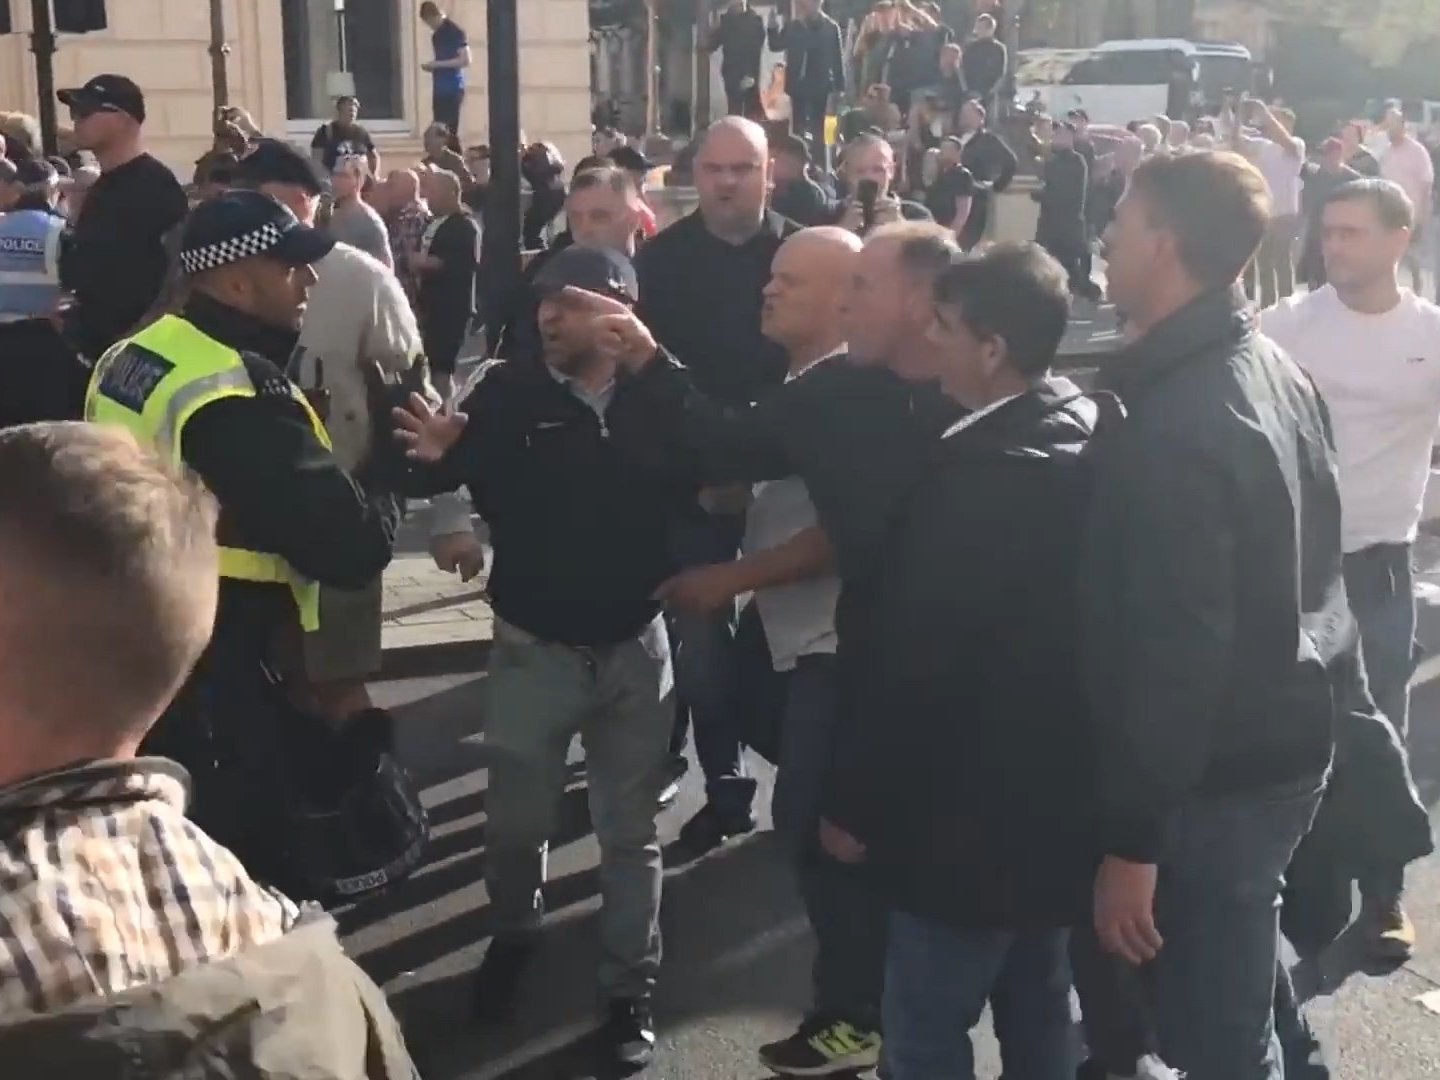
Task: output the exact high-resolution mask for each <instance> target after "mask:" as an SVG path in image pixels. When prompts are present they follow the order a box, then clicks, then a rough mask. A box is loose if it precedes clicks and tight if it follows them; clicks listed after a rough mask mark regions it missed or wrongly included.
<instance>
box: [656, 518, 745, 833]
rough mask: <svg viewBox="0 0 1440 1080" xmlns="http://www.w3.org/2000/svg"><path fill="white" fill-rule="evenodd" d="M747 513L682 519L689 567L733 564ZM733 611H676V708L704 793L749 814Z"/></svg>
mask: <svg viewBox="0 0 1440 1080" xmlns="http://www.w3.org/2000/svg"><path fill="white" fill-rule="evenodd" d="M744 527H745V523H744V519H743V518H741V517H734V516H724V517H722V516H718V515H701V516H696V517H692V518H687V519H685V520H684V521H681V522H677V523H676V525H675V527H674V528H673V529H672V535H671V543H672V545H673V548H674V554H675V560H676V562H678V563H679V565H681V566H683V567H690V566H707V565H709V564H711V563H720V562H731V561H732V560H733V559H734V558H735V553H736V551H738V550H739V548H740V537H741V535H742V534H743V532H744ZM735 617H736V613H735V611H734V610H733V609H727V610H725V611H722V612H720V613H719V614H718V615H690V614H686V613H683V612H682V613H678V614H673V615H671V616H670V617H669V622H670V638H671V641H672V643H673V645H674V650H675V689H676V691H677V693H678V696H679V698H680V701H681V704H682V708H681V709H680V710H679V711H678V712H677V714H676V728H677V730H676V734H677V738H676V739H675V741H674V742H673V743H672V746H673V745H678V746H681V747H683V745H684V740H683V737H681V736H682V735H683V732H684V729H685V726H686V725H687V723H690V722H692V721H693V723H694V728H695V755H696V757H698V758H699V759H700V768H701V769H702V770H703V771H704V773H705V794H706V797H707V798H708V799H709V801H710V804H711V806H713V807H714V808H715V809H716V810H718V811H719V812H720V813H722V814H726V815H741V814H749V812H750V804H751V803H752V802H753V801H754V799H755V781H754V780H753V779H751V778H750V777H748V776H747V775H746V773H745V755H744V742H743V740H742V739H741V731H742V727H741V724H740V716H739V714H738V710H737V705H736V692H735V655H734V654H735V648H734V646H735Z"/></svg>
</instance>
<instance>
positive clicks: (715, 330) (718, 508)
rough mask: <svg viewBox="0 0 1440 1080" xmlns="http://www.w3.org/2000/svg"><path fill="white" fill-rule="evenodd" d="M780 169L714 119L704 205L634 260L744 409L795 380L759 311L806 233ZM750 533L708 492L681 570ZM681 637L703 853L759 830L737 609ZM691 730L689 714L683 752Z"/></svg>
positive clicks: (673, 346) (685, 625) (654, 322)
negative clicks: (781, 255) (774, 202)
mask: <svg viewBox="0 0 1440 1080" xmlns="http://www.w3.org/2000/svg"><path fill="white" fill-rule="evenodd" d="M770 170H771V163H770V157H769V150H768V145H767V140H766V137H765V131H764V129H763V128H761V127H760V125H758V124H756V123H754V122H753V121H750V120H745V119H742V118H741V117H738V116H728V117H726V118H725V119H723V120H720V121H717V122H716V123H715V124H712V125H711V126H710V128H709V129H708V130H707V131H706V132H705V134H704V135H703V136H702V138H701V143H700V148H699V150H698V151H697V153H696V155H695V188H696V191H697V192H698V194H699V197H700V205H699V208H698V209H697V210H696V211H695V212H694V213H692V214H690V215H688V216H686V217H684V218H681V219H680V220H679V221H677V222H676V223H675V224H673V225H671V226H670V227H669V228H667V229H665V230H663V231H662V232H661V233H660V234H659V235H658V236H656V237H654V238H653V239H652V240H650V241H648V242H647V243H646V244H645V246H644V247H642V248H641V249H640V253H639V256H638V257H637V258H636V261H635V269H636V273H637V275H638V277H639V281H640V306H639V309H638V315H639V317H640V318H641V320H643V321H644V323H645V324H646V325H647V326H649V328H650V329H651V331H652V332H653V333H654V335H655V337H656V339H657V340H658V341H659V342H660V343H661V344H663V345H664V346H665V347H666V348H667V349H668V350H669V351H670V352H671V353H672V354H674V355H675V356H676V357H678V358H679V359H680V361H681V362H682V363H683V364H685V366H686V368H687V369H688V370H689V372H690V374H691V376H692V377H693V378H694V379H695V381H696V383H697V384H698V385H699V386H700V388H701V389H702V390H703V391H704V392H705V393H706V394H707V395H709V396H711V397H714V398H715V399H717V400H719V401H722V402H725V403H726V404H729V405H734V406H745V405H749V404H750V403H751V402H753V401H755V400H757V399H758V398H759V397H760V396H761V394H762V393H763V392H764V391H765V390H766V389H767V388H769V387H771V386H774V385H775V384H777V383H779V382H780V381H781V379H782V378H783V377H784V374H785V367H786V362H785V355H784V350H783V349H782V348H781V346H780V345H778V344H776V343H775V342H772V341H769V340H767V339H766V337H765V336H764V335H763V334H762V333H761V329H760V319H761V307H762V304H763V303H764V297H763V293H764V290H765V286H766V284H767V283H768V282H769V281H770V264H771V262H772V260H774V258H775V254H776V252H777V251H778V250H779V248H780V245H781V243H782V242H783V241H784V240H785V239H786V238H787V237H789V236H790V235H792V234H793V233H795V232H796V231H798V228H799V227H798V226H796V225H795V224H794V223H792V222H790V221H788V220H786V219H785V218H783V217H781V216H780V215H778V214H774V213H770V212H768V211H767V210H766V208H765V200H766V196H767V195H768V193H769V189H770ZM744 527H745V518H744V513H743V501H741V502H738V503H737V501H736V500H735V499H734V498H733V497H731V498H726V497H724V496H720V495H716V494H714V493H709V492H707V493H702V497H701V499H700V500H699V501H698V502H697V503H696V505H695V506H693V507H692V508H691V509H690V511H689V513H688V514H687V515H685V518H684V520H681V521H677V523H676V526H675V537H674V541H675V556H676V559H677V560H678V562H679V563H680V565H682V566H694V565H703V564H708V563H714V562H724V561H728V560H730V559H733V558H734V557H735V552H736V550H737V549H738V547H739V543H740V536H741V533H742V532H743V531H744ZM672 630H673V632H674V633H675V635H676V636H677V637H678V639H679V640H680V642H681V647H680V649H679V651H678V654H677V660H676V673H675V674H676V680H677V683H678V685H679V690H680V697H681V699H682V701H683V703H684V705H688V708H689V718H690V719H693V720H694V723H695V741H696V750H697V753H698V756H699V758H700V765H701V768H702V769H703V770H704V772H705V784H706V795H707V804H706V806H705V807H704V808H702V809H701V811H700V812H699V814H697V815H696V817H695V818H694V819H693V820H692V821H691V822H689V823H687V825H686V826H685V828H684V830H682V832H681V840H682V842H683V843H684V845H685V847H686V848H687V849H688V850H690V851H691V852H694V853H704V852H706V851H709V850H710V849H712V848H714V847H716V846H718V845H719V844H721V843H723V842H724V841H725V840H727V839H729V838H730V837H732V836H738V835H741V834H743V833H748V832H750V831H751V830H752V829H754V827H755V819H754V816H753V815H752V813H751V808H750V806H751V802H752V800H753V798H754V792H755V783H754V781H753V780H752V779H750V778H749V777H748V776H746V773H745V767H744V761H743V757H742V744H741V739H740V717H739V716H738V706H737V704H736V698H735V688H734V674H733V670H732V668H733V648H734V611H733V609H732V610H726V611H720V612H718V613H716V614H714V615H709V616H703V617H699V616H693V615H680V616H677V617H676V618H675V620H674V623H673V625H672ZM682 709H683V706H682ZM686 723H687V718H686V717H685V715H684V713H683V711H682V714H681V716H680V717H679V718H678V719H677V743H678V744H679V745H682V746H683V736H684V729H685V725H686ZM677 760H678V757H677ZM677 770H678V766H677Z"/></svg>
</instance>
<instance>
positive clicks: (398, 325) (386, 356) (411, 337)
mask: <svg viewBox="0 0 1440 1080" xmlns="http://www.w3.org/2000/svg"><path fill="white" fill-rule="evenodd" d="M374 269H375V310H374V318H372V319H371V320H370V325H369V326H367V327H366V328H365V340H364V343H363V344H362V346H361V349H362V351H363V354H364V355H363V356H362V357H361V359H363V360H367V361H369V362H371V363H373V364H375V365H376V366H377V367H378V368H379V369H380V370H381V371H383V372H385V373H387V374H391V375H393V374H398V373H400V372H402V371H409V370H410V368H411V367H412V366H413V365H414V363H415V358H416V357H417V356H419V355H420V353H421V352H422V351H424V350H423V346H422V345H421V342H420V328H419V326H418V325H416V322H415V312H414V311H413V310H412V309H411V307H410V301H409V299H408V298H407V297H406V296H405V290H404V288H403V287H402V286H401V284H400V279H399V278H397V277H396V276H395V275H394V274H393V273H391V272H390V271H389V270H385V269H383V268H382V267H379V266H376V267H375V268H374Z"/></svg>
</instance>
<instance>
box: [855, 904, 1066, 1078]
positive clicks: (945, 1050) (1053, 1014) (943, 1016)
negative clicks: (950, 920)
mask: <svg viewBox="0 0 1440 1080" xmlns="http://www.w3.org/2000/svg"><path fill="white" fill-rule="evenodd" d="M1066 937H1067V931H1064V930H959V929H956V928H954V927H951V926H946V925H944V924H941V923H936V922H931V921H930V920H928V919H922V918H919V917H918V916H915V915H910V914H907V913H905V912H899V911H897V912H894V913H892V914H891V916H890V945H889V950H888V952H887V955H886V961H885V1010H884V1020H885V1048H884V1050H883V1054H884V1065H883V1068H882V1072H883V1075H884V1076H885V1077H886V1080H975V1050H974V1047H973V1046H972V1045H971V1042H970V1029H971V1028H973V1027H974V1026H975V1025H976V1024H977V1023H979V1022H980V1015H981V1013H983V1012H984V1011H985V1003H986V1001H989V1002H990V1003H991V1005H992V1007H993V1009H994V1014H995V1033H996V1035H997V1036H998V1038H999V1040H1000V1053H1001V1058H1002V1060H1003V1061H1004V1063H1005V1075H1006V1076H1007V1077H1013V1078H1015V1080H1074V1077H1075V1068H1076V1064H1077V1062H1076V1060H1075V1058H1076V1055H1075V1052H1074V1048H1073V1047H1072V1045H1071V1039H1070V966H1069V963H1068V962H1067V959H1066V954H1065V942H1066Z"/></svg>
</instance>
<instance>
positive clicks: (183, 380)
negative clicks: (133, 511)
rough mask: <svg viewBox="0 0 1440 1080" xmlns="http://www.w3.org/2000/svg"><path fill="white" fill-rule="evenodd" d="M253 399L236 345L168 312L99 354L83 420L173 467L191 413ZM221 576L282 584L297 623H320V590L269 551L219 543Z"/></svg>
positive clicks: (301, 399)
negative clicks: (143, 446)
mask: <svg viewBox="0 0 1440 1080" xmlns="http://www.w3.org/2000/svg"><path fill="white" fill-rule="evenodd" d="M291 393H292V394H293V395H294V397H295V400H296V401H297V402H298V403H299V404H300V406H301V407H302V408H303V409H304V410H305V414H306V415H307V416H308V417H309V418H310V424H311V426H312V427H313V428H314V429H315V434H316V436H317V437H318V438H319V439H320V441H321V443H323V444H324V445H325V446H326V447H327V448H328V447H329V446H330V437H329V435H328V434H327V433H326V431H325V425H324V424H323V423H321V421H320V418H319V417H318V416H316V415H315V411H314V410H313V409H312V408H311V407H310V403H309V402H308V401H306V400H305V396H304V395H303V394H302V393H301V392H300V390H299V388H297V387H293V386H292V387H291ZM254 396H255V383H254V381H253V380H252V379H251V378H250V373H249V372H248V371H247V370H246V369H245V362H244V361H243V360H242V359H241V358H240V354H239V353H238V352H237V351H236V350H234V349H232V348H230V347H229V346H228V345H222V344H221V343H220V342H218V341H216V340H215V339H214V338H212V337H210V336H209V335H207V334H204V333H202V332H201V331H200V330H197V329H196V328H195V327H194V326H193V325H191V324H190V323H188V322H186V321H185V320H184V319H182V318H180V317H179V316H176V315H166V316H164V317H163V318H161V319H159V320H157V321H156V322H154V323H152V324H151V325H150V326H147V327H146V328H145V329H144V330H141V331H140V332H139V333H138V334H135V335H134V336H133V337H130V338H127V339H125V340H124V341H121V342H118V343H117V344H116V345H115V346H114V347H113V348H111V349H110V350H108V351H107V352H106V353H105V355H104V356H102V357H101V358H100V360H99V362H98V363H97V364H96V365H95V372H94V374H93V375H91V377H90V386H89V389H88V390H87V391H86V393H85V419H86V420H89V421H92V422H94V423H99V424H119V425H120V426H121V427H125V428H128V429H129V430H130V431H131V432H132V433H133V434H134V435H135V437H136V438H137V439H138V440H140V441H141V442H144V443H148V444H149V445H151V446H154V447H155V448H156V449H157V450H158V451H159V452H160V453H161V454H163V455H164V456H165V457H166V458H168V459H169V460H170V461H171V463H172V464H173V465H174V466H175V467H177V468H179V467H180V466H181V465H183V463H184V461H183V457H182V455H181V445H182V443H181V434H182V432H183V431H184V430H185V424H186V423H187V422H188V421H189V419H190V418H191V417H192V416H194V415H195V414H196V413H197V412H199V411H200V410H201V409H203V408H204V407H205V406H206V405H209V404H210V403H211V402H214V401H219V400H220V399H221V398H227V397H254ZM220 576H221V577H222V578H232V579H234V580H236V581H258V582H266V583H273V584H279V585H286V586H288V587H289V589H290V592H291V594H292V595H293V596H294V598H295V606H296V608H297V609H298V610H299V613H300V625H301V627H303V628H304V629H306V630H314V629H316V628H317V627H318V626H319V625H320V587H319V586H318V585H317V584H316V583H315V582H313V581H310V580H309V579H308V578H305V577H302V576H301V575H300V574H299V573H297V572H296V571H295V569H294V568H293V567H292V566H291V565H290V564H289V563H288V562H286V561H285V560H284V559H283V558H282V557H281V556H279V555H276V554H274V553H273V552H267V551H250V550H247V549H245V548H236V547H226V546H224V545H223V544H222V546H221V548H220Z"/></svg>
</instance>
